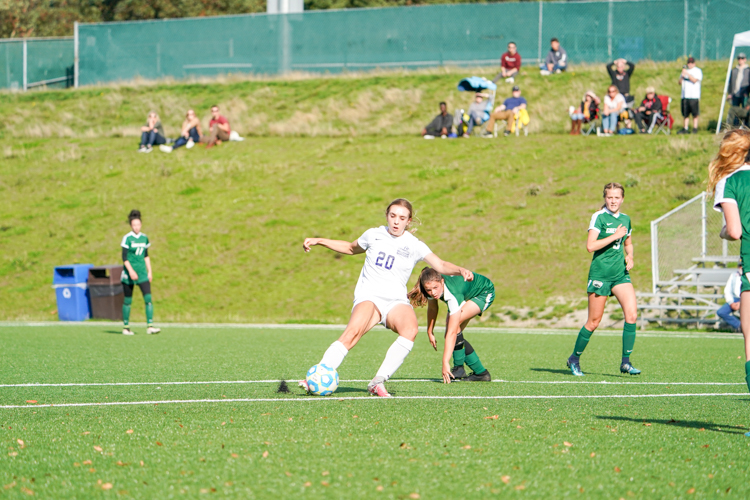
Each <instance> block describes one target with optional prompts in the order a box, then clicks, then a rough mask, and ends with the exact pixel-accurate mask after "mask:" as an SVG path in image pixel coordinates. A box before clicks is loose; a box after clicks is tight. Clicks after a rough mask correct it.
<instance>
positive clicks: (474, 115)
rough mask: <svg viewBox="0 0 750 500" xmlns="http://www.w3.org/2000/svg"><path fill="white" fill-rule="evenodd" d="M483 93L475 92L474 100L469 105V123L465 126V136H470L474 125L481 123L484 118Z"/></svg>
mask: <svg viewBox="0 0 750 500" xmlns="http://www.w3.org/2000/svg"><path fill="white" fill-rule="evenodd" d="M484 97H485V95H484V94H482V93H480V92H477V93H476V95H475V96H474V102H472V103H471V105H470V106H469V111H468V115H469V125H468V126H467V128H466V134H464V137H465V138H467V139H468V138H469V137H471V131H472V130H474V125H481V124H482V121H483V118H484V110H485V108H486V107H487V105H486V104H485V102H484Z"/></svg>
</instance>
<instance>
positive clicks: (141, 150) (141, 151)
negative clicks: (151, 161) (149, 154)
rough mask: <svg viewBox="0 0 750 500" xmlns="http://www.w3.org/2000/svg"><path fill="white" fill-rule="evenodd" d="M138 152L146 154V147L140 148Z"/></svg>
mask: <svg viewBox="0 0 750 500" xmlns="http://www.w3.org/2000/svg"><path fill="white" fill-rule="evenodd" d="M138 152H139V153H145V152H146V146H141V147H140V148H138Z"/></svg>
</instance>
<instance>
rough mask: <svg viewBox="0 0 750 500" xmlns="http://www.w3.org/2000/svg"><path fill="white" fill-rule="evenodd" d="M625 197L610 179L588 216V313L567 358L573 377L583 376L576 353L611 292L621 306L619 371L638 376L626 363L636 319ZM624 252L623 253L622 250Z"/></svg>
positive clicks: (596, 324) (618, 186) (583, 344)
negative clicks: (600, 202) (598, 205)
mask: <svg viewBox="0 0 750 500" xmlns="http://www.w3.org/2000/svg"><path fill="white" fill-rule="evenodd" d="M624 198H625V188H624V187H623V186H622V185H621V184H619V183H617V182H610V183H609V184H607V185H606V186H604V206H603V207H602V209H601V210H599V211H598V212H595V213H594V215H593V216H592V217H591V223H590V224H589V236H588V240H587V241H586V250H588V251H589V253H591V252H593V253H594V257H593V259H591V267H590V268H589V283H588V289H587V290H586V291H587V293H588V296H589V315H588V320H587V321H586V324H585V325H584V326H583V328H581V331H580V332H578V338H577V339H576V345H575V347H574V349H573V354H571V355H570V357H569V358H568V368H570V371H571V372H572V373H573V375H576V376H579V377H580V376H583V372H582V371H581V364H580V356H581V354H583V350H584V349H586V345H587V344H588V343H589V340H590V339H591V334H592V333H594V330H596V327H598V326H599V322H601V320H602V316H603V315H604V306H605V305H606V304H607V298H608V297H609V296H611V295H614V296H615V297H616V298H617V301H618V302H619V303H620V306H621V307H622V312H623V314H624V316H625V325H624V326H623V329H622V363H621V364H620V371H621V372H622V373H629V374H630V375H638V374H639V373H641V371H640V370H638V369H636V368H634V367H633V365H632V364H630V354H631V353H632V352H633V346H634V345H635V322H636V320H637V318H638V310H637V307H636V306H637V303H636V299H635V289H634V288H633V284H632V283H631V282H630V274H629V271H630V270H631V269H632V268H633V242H632V240H631V238H630V235H631V233H632V228H631V226H630V217H628V216H627V215H625V214H624V213H622V212H620V206H621V205H622V201H623V199H624ZM623 251H624V252H623Z"/></svg>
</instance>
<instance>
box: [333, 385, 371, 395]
mask: <svg viewBox="0 0 750 500" xmlns="http://www.w3.org/2000/svg"><path fill="white" fill-rule="evenodd" d="M343 392H365V393H366V392H367V389H361V388H358V387H341V386H339V388H338V389H336V394H338V393H343Z"/></svg>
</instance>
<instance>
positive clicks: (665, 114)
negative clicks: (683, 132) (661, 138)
mask: <svg viewBox="0 0 750 500" xmlns="http://www.w3.org/2000/svg"><path fill="white" fill-rule="evenodd" d="M659 100H660V101H661V111H660V112H658V113H656V115H655V116H654V119H653V121H652V122H651V125H650V126H649V130H648V133H649V134H651V133H654V134H658V133H659V132H662V133H663V134H664V135H669V134H671V133H672V124H674V118H673V117H672V113H670V112H669V104H670V103H671V102H672V98H671V97H669V96H666V95H660V96H659Z"/></svg>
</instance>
